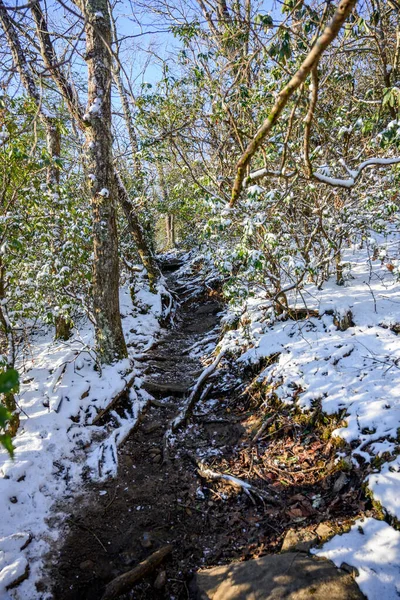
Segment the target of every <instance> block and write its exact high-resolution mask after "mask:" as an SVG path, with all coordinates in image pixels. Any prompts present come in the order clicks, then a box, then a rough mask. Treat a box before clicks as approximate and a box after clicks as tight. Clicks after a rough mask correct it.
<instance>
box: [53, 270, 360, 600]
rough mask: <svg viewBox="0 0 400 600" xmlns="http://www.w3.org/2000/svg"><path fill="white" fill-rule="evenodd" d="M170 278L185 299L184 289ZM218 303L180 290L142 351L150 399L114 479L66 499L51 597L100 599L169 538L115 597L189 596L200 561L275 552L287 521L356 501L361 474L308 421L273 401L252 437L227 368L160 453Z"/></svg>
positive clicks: (245, 405) (252, 414)
mask: <svg viewBox="0 0 400 600" xmlns="http://www.w3.org/2000/svg"><path fill="white" fill-rule="evenodd" d="M169 278H170V284H172V285H175V288H176V289H177V290H179V292H180V294H181V297H182V298H184V297H185V296H186V297H187V296H188V293H187V289H185V288H181V287H179V285H178V284H176V283H175V284H174V283H173V281H174V276H173V275H171V276H169ZM219 310H220V306H219V304H218V302H217V301H216V300H215V299H213V298H210V297H207V296H206V295H200V296H199V297H195V298H192V299H191V300H186V301H185V302H184V303H183V304H182V307H181V309H180V311H179V316H178V323H177V325H176V327H175V328H172V329H169V330H167V332H166V334H165V335H164V336H163V338H162V340H161V341H160V343H159V344H158V345H157V346H156V347H154V349H153V350H152V351H151V353H150V355H149V359H148V360H147V362H146V363H145V372H146V380H147V384H146V385H147V388H148V390H149V391H151V392H152V394H153V395H154V396H155V397H156V398H157V403H156V405H152V406H151V408H150V409H149V410H148V411H147V412H146V415H145V417H144V419H143V421H142V422H141V424H140V426H139V428H138V429H137V430H136V431H135V432H134V433H133V434H132V435H131V436H130V438H129V439H128V440H127V442H126V443H125V444H124V445H123V447H122V448H121V450H120V456H119V472H118V476H117V478H116V479H113V480H110V481H107V482H106V483H103V484H99V485H93V484H92V485H90V486H89V487H88V489H87V493H86V498H85V499H83V500H86V507H84V508H80V507H79V505H76V509H75V510H74V513H73V514H72V515H71V519H70V520H69V522H68V531H67V536H66V540H65V543H64V545H63V547H62V548H61V551H60V554H59V556H58V557H57V560H56V562H57V566H56V567H55V569H54V571H53V579H54V582H55V583H54V588H53V594H54V598H55V600H99V599H100V598H101V596H102V593H103V591H104V588H105V585H106V584H107V583H108V582H109V581H110V580H111V579H113V578H114V577H116V576H117V575H119V574H121V573H123V572H124V571H127V570H129V569H130V568H133V567H134V566H135V565H137V564H138V563H139V562H140V561H142V560H144V559H145V558H146V557H148V556H149V555H150V554H151V553H152V552H154V551H155V550H157V549H158V548H160V547H162V546H164V545H165V544H167V543H171V544H173V547H174V550H173V553H172V557H171V558H170V559H168V560H167V561H166V562H165V564H163V565H162V566H161V567H159V568H158V569H157V570H156V571H155V572H154V573H153V574H152V575H150V576H149V577H147V578H146V579H143V580H142V581H140V582H139V583H138V584H137V585H136V586H135V587H134V589H133V590H132V591H131V592H130V593H129V594H127V595H126V596H124V597H125V598H131V599H133V598H135V600H140V599H143V600H144V599H146V600H150V599H151V600H157V599H161V598H163V599H171V600H172V599H175V600H181V599H187V598H190V597H192V596H191V592H190V589H189V587H190V583H189V582H190V579H191V575H192V574H193V573H194V572H195V571H196V570H198V569H199V568H201V567H203V566H208V565H210V566H211V565H218V564H223V563H226V562H229V561H231V560H233V559H236V560H245V559H248V558H253V557H258V556H262V555H263V554H266V553H273V552H277V551H279V550H280V549H281V546H282V542H283V540H284V538H285V534H286V532H287V531H288V530H293V529H295V530H298V529H299V528H302V529H305V528H309V530H310V531H311V532H313V531H315V529H316V528H317V526H318V524H319V523H321V522H326V521H329V526H330V527H332V528H334V527H335V523H343V522H345V520H346V519H348V518H349V517H351V516H354V515H358V514H360V512H362V510H363V509H364V508H365V506H364V499H363V496H362V491H361V486H360V485H359V482H360V479H361V477H362V474H361V473H354V472H353V473H350V474H346V475H345V477H344V476H343V472H342V471H338V469H337V468H336V467H333V466H332V465H333V458H334V454H335V449H334V448H333V447H332V445H329V444H328V443H327V441H326V439H325V440H324V439H322V438H321V432H320V431H317V430H316V429H315V430H313V428H312V427H310V426H309V424H305V425H304V426H303V427H302V426H301V425H296V424H294V423H292V422H291V421H290V419H291V417H290V416H289V415H285V414H282V413H281V412H279V413H278V411H277V413H276V416H275V418H276V421H277V423H278V425H277V427H276V431H277V434H276V435H275V434H273V435H271V434H270V433H268V432H267V434H266V436H265V437H261V438H260V440H258V441H257V443H256V444H253V445H251V444H250V440H251V436H253V435H254V431H255V430H257V429H258V428H259V425H260V423H259V421H257V410H254V408H253V407H251V405H250V404H251V401H252V400H251V398H250V399H249V398H247V399H246V397H244V398H243V397H241V396H240V394H239V393H237V389H236V388H238V386H239V384H240V379H236V378H235V376H234V374H233V372H232V369H230V370H229V374H228V372H226V373H225V376H224V375H220V376H219V378H218V382H217V383H216V385H215V387H214V389H213V390H212V392H211V396H210V398H209V399H208V400H206V401H205V402H203V403H202V404H201V405H199V406H198V407H197V408H196V411H195V414H194V417H193V419H192V420H191V421H190V423H189V424H188V426H187V427H186V428H185V429H184V430H183V431H181V432H180V433H179V434H178V435H177V436H176V440H175V444H174V445H173V446H172V448H171V449H170V451H169V455H168V460H167V461H163V456H162V451H163V437H164V433H165V431H166V429H167V427H168V423H169V421H170V420H171V418H173V417H174V416H175V415H176V414H177V412H178V410H179V406H180V405H181V404H182V402H183V398H184V394H185V391H186V390H187V389H188V387H189V386H190V385H191V384H192V383H193V381H195V379H196V377H198V375H199V373H200V372H201V370H202V368H204V366H203V362H204V354H205V350H208V351H210V350H211V349H212V347H213V346H214V344H215V340H214V341H213V340H212V339H211V340H210V338H213V337H215V334H216V332H217V331H218V322H219V317H218V312H219ZM202 342H203V344H202ZM208 342H209V345H208V347H207V343H208ZM221 373H222V374H223V373H224V371H223V369H222V371H221ZM239 391H242V387H240V386H239ZM282 418H283V419H284V423H286V425H285V426H284V427H282V426H281V419H282ZM194 455H196V456H197V458H200V459H203V460H205V461H206V462H207V465H209V466H211V467H212V468H213V469H215V470H217V471H219V472H228V473H231V474H233V475H235V476H238V477H241V478H244V479H246V480H247V481H249V482H250V483H252V484H253V485H255V486H257V487H258V488H260V489H263V490H264V491H265V492H268V493H271V494H273V495H274V496H275V497H276V503H272V504H271V503H266V502H264V501H260V500H259V499H257V498H254V497H252V498H250V497H248V496H246V495H245V494H242V493H240V490H238V489H237V488H234V487H232V486H229V485H228V486H227V485H224V484H223V483H221V482H220V483H218V482H213V483H208V482H206V481H205V480H204V479H201V478H200V477H199V475H198V473H197V470H196V468H195V466H194V465H193V462H192V461H191V459H190V456H194ZM285 457H286V458H285ZM288 457H290V460H289V459H288V460H286V459H287V458H288ZM329 465H331V466H330V467H329ZM328 467H329V468H328ZM339 478H341V480H339ZM335 482H339V483H336V487H335ZM334 489H335V490H336V491H333V490H334ZM338 492H340V493H338ZM88 499H89V501H88ZM314 538H316V535H314Z"/></svg>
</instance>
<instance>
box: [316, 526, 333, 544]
mask: <svg viewBox="0 0 400 600" xmlns="http://www.w3.org/2000/svg"><path fill="white" fill-rule="evenodd" d="M315 533H316V534H317V536H318V537H319V538H320V540H322V541H324V542H325V541H326V540H327V539H328V538H330V537H331V536H332V535H333V533H334V531H333V530H332V529H331V527H329V525H327V524H326V523H320V524H319V525H318V527H317V529H316V530H315Z"/></svg>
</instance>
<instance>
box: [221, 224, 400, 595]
mask: <svg viewBox="0 0 400 600" xmlns="http://www.w3.org/2000/svg"><path fill="white" fill-rule="evenodd" d="M399 240H400V235H399V233H398V232H392V233H391V234H390V235H389V236H388V237H386V238H383V236H379V235H376V240H373V242H374V243H373V248H377V249H378V250H379V252H378V253H377V254H378V256H380V257H381V258H382V261H381V260H373V259H372V256H370V253H369V252H368V244H364V247H363V248H362V249H360V248H358V247H356V246H354V247H353V248H349V249H348V251H347V252H346V255H345V256H344V257H343V263H348V264H349V265H350V269H349V275H348V276H347V278H346V281H345V285H343V286H338V285H336V283H335V281H334V279H333V278H332V279H331V280H329V281H328V282H326V283H325V284H324V286H323V289H317V288H316V287H315V286H314V285H311V284H309V285H306V286H305V289H304V290H302V298H304V299H305V301H306V305H307V308H308V309H314V310H317V311H318V314H319V317H313V316H312V317H309V318H308V319H305V320H299V321H293V320H286V321H285V320H282V321H279V320H276V321H275V322H274V323H273V324H272V325H271V321H270V318H269V315H270V314H271V313H268V312H267V309H268V301H267V300H266V298H265V295H264V294H263V292H261V294H262V295H258V296H257V295H256V296H255V297H253V298H249V299H248V301H247V306H246V312H245V314H244V315H242V322H243V323H246V325H244V326H243V327H240V328H239V329H238V330H234V331H229V332H227V333H226V334H225V336H224V339H223V342H222V343H221V344H220V346H221V348H222V349H227V350H228V351H231V352H234V353H236V355H237V354H241V355H240V357H239V358H238V361H239V362H242V363H246V362H250V363H259V362H260V360H261V359H262V358H264V357H269V356H272V355H276V356H275V360H274V361H272V364H270V365H269V366H268V367H267V368H265V369H264V370H263V372H262V373H261V374H260V376H259V379H260V380H263V381H264V382H265V383H267V384H269V389H270V390H271V392H270V394H271V396H272V395H273V394H276V395H277V396H278V398H280V400H281V401H282V402H284V403H287V404H296V405H298V406H300V407H301V408H302V409H304V410H309V409H312V408H313V406H314V405H315V403H316V402H317V401H318V402H320V403H321V406H322V409H323V410H324V412H325V413H327V414H335V413H338V414H339V415H340V416H341V418H342V420H344V422H345V425H344V426H341V427H339V428H338V429H336V431H334V432H333V435H334V436H339V437H341V438H342V439H343V440H345V441H346V442H349V443H350V442H352V448H353V449H352V459H353V461H354V463H356V464H357V463H358V462H359V461H360V459H363V460H366V461H368V462H371V461H372V460H373V458H374V457H375V456H380V457H383V458H384V459H385V460H386V462H384V464H383V466H382V467H380V468H377V469H376V472H374V473H372V474H371V475H369V477H368V479H367V483H368V486H369V488H370V490H371V491H372V494H373V496H374V498H375V499H376V500H378V501H379V502H380V503H381V505H382V507H383V509H384V510H385V511H386V513H387V514H388V515H391V516H393V517H396V518H397V519H399V520H400V503H399V498H400V456H397V458H396V453H398V450H399V445H398V431H399V429H400V394H399V390H400V335H398V334H397V333H396V332H397V331H400V281H399V278H398V276H397V274H396V270H397V269H398V265H399V264H400V261H399V254H400V249H399ZM371 246H372V243H371V244H370V247H371ZM383 259H384V262H383ZM387 265H389V267H390V268H388V266H387ZM289 301H290V304H291V306H298V307H299V308H300V307H301V308H304V304H303V303H301V298H300V296H299V297H298V298H297V297H295V296H291V297H289ZM348 311H350V312H351V315H352V321H353V325H352V326H350V327H349V328H348V329H346V330H345V331H340V330H339V329H338V328H337V326H336V324H335V315H336V316H339V317H343V316H344V315H345V314H346V313H347V312H348ZM394 326H396V327H394ZM267 399H268V398H267ZM367 523H368V531H369V532H371V539H373V540H374V544H375V541H377V545H376V547H377V548H379V544H382V548H383V545H384V540H385V536H386V537H387V543H388V544H389V546H390V544H391V543H392V542H391V540H396V544H397V545H396V552H397V554H396V553H395V554H396V556H395V554H393V556H395V558H394V559H393V560H394V561H395V562H394V563H393V564H397V569H398V571H397V575H396V577H397V579H396V585H398V584H399V583H400V581H399V580H400V570H399V560H398V557H399V553H400V550H399V542H398V538H399V536H400V534H399V533H398V532H396V531H395V530H394V529H393V528H392V527H391V526H390V525H387V524H385V523H383V524H382V523H378V525H374V526H373V525H372V524H370V521H368V522H367ZM371 523H374V521H373V520H371ZM374 527H375V529H374ZM348 535H350V534H348ZM352 536H353V537H352V538H347V537H346V536H341V537H340V538H334V540H332V541H331V542H330V544H332V546H329V547H332V548H336V546H335V544H337V552H340V549H342V550H343V548H342V546H343V544H344V541H345V540H347V539H350V540H351V542H352V540H353V539H358V538H357V536H359V537H360V538H361V536H360V535H359V534H358V533H357V532H356V533H354V534H352ZM362 539H363V540H367V536H365V537H363V538H362ZM368 539H369V538H368ZM378 542H379V544H378ZM327 547H328V546H326V547H325V548H327ZM325 548H324V550H325ZM362 548H363V550H362V551H361V550H358V554H357V556H359V557H360V561H359V564H357V565H355V566H359V565H362V564H363V558H365V557H367V556H368V555H367V553H366V552H367V549H368V548H369V546H368V544H367V542H365V545H364V546H363V547H362ZM390 548H391V546H390ZM343 552H344V551H343ZM377 552H378V553H379V552H380V550H377ZM383 556H385V554H384V553H383V550H382V552H381V554H380V555H379V554H378V558H377V559H376V560H378V563H379V564H380V567H379V570H378V572H379V575H376V577H375V575H373V573H372V569H373V568H374V566H373V563H372V562H371V563H369V562H368V561H366V563H365V565H366V566H365V569H366V571H365V572H364V571H363V575H362V576H360V577H361V579H360V581H364V579H362V578H363V577H364V578H365V581H366V580H367V579H366V578H367V575H366V573H367V571H368V573H369V575H368V578H369V579H368V581H370V580H371V581H372V580H373V581H376V582H378V581H380V582H381V584H382V585H383V583H385V582H386V583H387V585H388V586H389V587H388V589H389V590H390V594H392V595H387V596H386V595H385V593H382V589H381V591H380V598H385V600H386V598H398V597H399V595H400V588H399V589H398V590H397V592H395V590H396V587H395V584H394V567H393V566H392V563H391V562H390V560H391V556H392V551H391V550H390V551H388V554H387V559H388V560H387V562H385V561H382V557H383ZM341 560H342V561H346V562H351V561H350V560H348V561H347V559H346V557H344V558H343V557H342V558H341ZM371 560H372V559H371ZM379 561H381V562H379ZM396 561H397V562H396ZM351 564H354V562H351ZM368 565H370V566H368ZM371 573H372V574H371ZM374 577H375V579H374ZM382 582H383V583H382ZM386 583H385V585H386ZM374 585H375V584H374ZM376 585H377V586H378V583H376ZM378 587H379V586H378ZM378 587H377V588H375V587H374V586H373V584H372V583H371V585H370V587H369V588H368V590H369V592H368V593H367V595H368V598H369V600H371V599H372V598H376V597H377V595H373V594H375V591H374V590H375V589H378ZM383 589H385V590H386V588H383ZM371 590H372V591H371ZM370 594H372V595H370ZM388 594H389V592H388ZM396 594H397V595H396Z"/></svg>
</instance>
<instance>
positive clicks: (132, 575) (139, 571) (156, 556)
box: [101, 544, 173, 600]
mask: <svg viewBox="0 0 400 600" xmlns="http://www.w3.org/2000/svg"><path fill="white" fill-rule="evenodd" d="M172 548H173V546H172V545H170V544H168V545H167V546H163V547H162V548H160V549H159V550H157V551H156V552H153V554H151V555H150V556H149V557H148V558H146V560H144V561H142V562H141V563H139V564H138V565H137V567H135V568H134V569H132V570H131V571H128V572H127V573H123V575H119V577H116V578H115V579H113V580H112V581H111V582H110V583H109V584H108V585H107V587H106V591H105V592H104V594H103V596H102V598H101V600H113V598H118V596H120V595H121V594H123V593H124V592H128V591H129V590H130V589H131V587H132V586H133V585H134V584H135V583H136V582H137V581H139V580H140V579H142V578H143V577H146V575H148V574H149V573H151V572H152V571H154V569H155V568H156V567H158V565H159V564H160V563H161V562H162V561H163V560H164V559H165V558H166V557H167V556H168V555H169V554H171V552H172Z"/></svg>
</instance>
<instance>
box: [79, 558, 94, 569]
mask: <svg viewBox="0 0 400 600" xmlns="http://www.w3.org/2000/svg"><path fill="white" fill-rule="evenodd" d="M93 567H94V562H93V561H92V560H90V559H89V560H84V561H83V562H81V563H80V565H79V568H80V570H81V571H90V570H91V569H93Z"/></svg>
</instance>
